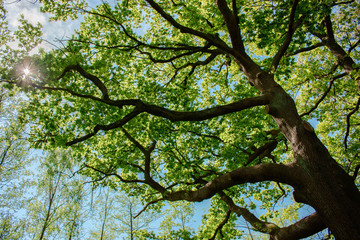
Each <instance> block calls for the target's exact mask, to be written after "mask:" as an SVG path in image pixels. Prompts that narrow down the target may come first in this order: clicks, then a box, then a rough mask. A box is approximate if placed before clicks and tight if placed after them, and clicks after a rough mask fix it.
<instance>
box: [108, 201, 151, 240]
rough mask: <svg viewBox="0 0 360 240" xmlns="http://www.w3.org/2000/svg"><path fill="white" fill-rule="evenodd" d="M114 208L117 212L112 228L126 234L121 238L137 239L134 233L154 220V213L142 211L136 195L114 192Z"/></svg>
mask: <svg viewBox="0 0 360 240" xmlns="http://www.w3.org/2000/svg"><path fill="white" fill-rule="evenodd" d="M114 208H116V209H117V214H115V215H114V218H115V219H116V220H117V222H116V223H115V226H114V228H115V229H116V230H118V231H119V232H123V233H125V234H126V235H127V236H126V237H124V238H123V239H131V240H133V239H138V238H135V236H136V234H137V233H138V232H139V231H140V230H141V229H145V228H147V227H149V225H150V224H151V222H153V221H154V220H155V214H154V213H152V212H150V211H147V212H142V209H143V206H142V203H141V202H140V200H139V199H137V198H136V197H131V196H127V195H125V194H116V195H115V203H114Z"/></svg>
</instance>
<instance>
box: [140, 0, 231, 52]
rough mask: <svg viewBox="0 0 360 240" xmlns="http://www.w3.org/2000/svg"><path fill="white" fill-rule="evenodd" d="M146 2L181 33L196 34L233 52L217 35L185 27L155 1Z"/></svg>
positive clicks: (220, 47) (224, 49) (222, 48)
mask: <svg viewBox="0 0 360 240" xmlns="http://www.w3.org/2000/svg"><path fill="white" fill-rule="evenodd" d="M145 1H146V2H147V3H149V4H150V6H151V7H152V8H153V9H154V10H155V11H156V12H157V13H159V14H160V15H161V16H162V17H163V18H164V19H165V20H166V21H167V22H169V23H170V24H171V25H172V26H173V27H175V28H177V29H179V30H180V32H182V33H188V34H191V35H194V36H198V37H200V38H202V39H204V40H206V41H208V42H209V43H210V44H212V45H214V46H216V47H218V48H219V49H221V50H222V51H224V52H226V53H230V54H233V53H234V51H233V49H231V48H230V47H229V46H228V45H227V44H226V43H225V42H224V41H222V40H221V39H220V38H219V37H217V36H213V35H211V34H207V33H203V32H200V31H197V30H195V29H192V28H189V27H186V26H183V25H181V24H180V23H178V22H177V21H176V20H175V19H174V18H173V17H172V16H170V15H169V14H168V13H166V12H165V11H164V9H162V8H161V7H160V6H159V5H158V4H157V3H156V2H155V1H153V0H145Z"/></svg>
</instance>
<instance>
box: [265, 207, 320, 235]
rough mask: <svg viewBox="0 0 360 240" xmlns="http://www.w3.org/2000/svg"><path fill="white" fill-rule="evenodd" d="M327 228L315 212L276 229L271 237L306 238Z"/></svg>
mask: <svg viewBox="0 0 360 240" xmlns="http://www.w3.org/2000/svg"><path fill="white" fill-rule="evenodd" d="M325 228H326V226H325V224H324V223H323V221H322V220H321V218H320V216H319V214H317V213H313V214H311V215H309V216H307V217H305V218H303V219H301V220H300V221H298V222H296V223H294V224H292V225H290V226H288V227H283V228H280V229H278V230H276V231H275V232H274V233H273V234H271V237H272V238H271V239H300V238H306V237H309V236H311V235H314V234H315V233H317V232H320V231H322V230H324V229H325Z"/></svg>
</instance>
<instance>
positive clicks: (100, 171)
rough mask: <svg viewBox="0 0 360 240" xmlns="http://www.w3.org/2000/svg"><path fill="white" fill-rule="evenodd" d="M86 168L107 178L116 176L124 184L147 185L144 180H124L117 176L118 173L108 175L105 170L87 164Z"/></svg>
mask: <svg viewBox="0 0 360 240" xmlns="http://www.w3.org/2000/svg"><path fill="white" fill-rule="evenodd" d="M84 166H85V167H87V168H90V169H92V170H94V171H96V172H99V173H101V174H103V175H104V176H106V177H109V176H115V177H117V178H118V179H119V180H120V181H121V182H124V183H145V181H144V180H140V179H134V180H128V179H124V178H122V177H121V176H120V175H119V174H117V173H107V172H105V171H103V170H100V169H98V168H95V167H93V166H90V165H88V164H86V163H85V164H84Z"/></svg>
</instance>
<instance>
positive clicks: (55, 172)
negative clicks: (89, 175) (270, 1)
mask: <svg viewBox="0 0 360 240" xmlns="http://www.w3.org/2000/svg"><path fill="white" fill-rule="evenodd" d="M73 168H74V164H73V162H72V161H71V153H70V152H69V151H66V150H63V149H58V150H57V151H55V150H54V151H51V152H48V153H46V155H45V157H43V158H42V160H41V161H40V166H39V167H38V169H37V170H38V173H34V176H35V179H33V181H34V182H35V183H34V184H33V187H34V188H35V189H36V190H37V191H36V192H37V193H36V195H35V196H33V197H32V199H31V200H30V201H29V204H27V206H26V207H27V211H28V212H27V213H26V216H27V220H28V222H29V223H30V224H29V227H28V229H27V234H28V236H29V237H31V238H32V239H59V238H61V239H80V237H81V226H82V223H83V222H84V219H83V217H84V216H83V215H84V214H83V213H82V207H83V206H82V204H83V197H84V186H83V185H84V183H83V179H81V178H76V177H75V176H73V171H74V170H73Z"/></svg>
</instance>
